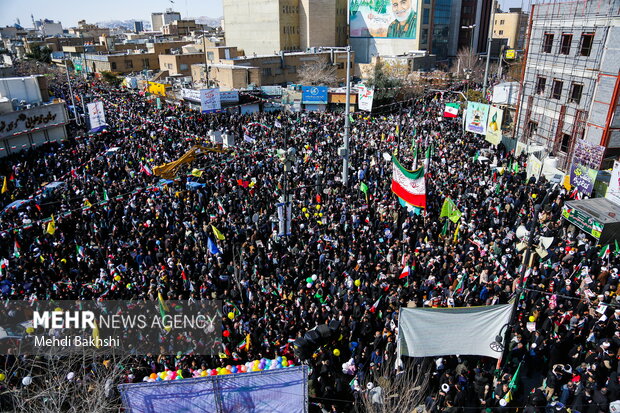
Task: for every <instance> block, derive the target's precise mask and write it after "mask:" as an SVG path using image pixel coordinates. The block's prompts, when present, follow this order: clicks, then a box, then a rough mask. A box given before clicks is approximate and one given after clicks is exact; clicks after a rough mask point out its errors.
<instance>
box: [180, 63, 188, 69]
mask: <svg viewBox="0 0 620 413" xmlns="http://www.w3.org/2000/svg"><path fill="white" fill-rule="evenodd" d="M179 69H180V70H187V69H188V67H187V63H181V64H180V65H179Z"/></svg>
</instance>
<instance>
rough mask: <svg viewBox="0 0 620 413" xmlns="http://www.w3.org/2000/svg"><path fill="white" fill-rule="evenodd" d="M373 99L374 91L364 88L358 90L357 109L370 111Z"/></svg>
mask: <svg viewBox="0 0 620 413" xmlns="http://www.w3.org/2000/svg"><path fill="white" fill-rule="evenodd" d="M374 97H375V91H374V90H373V89H367V88H366V87H365V86H362V87H360V88H359V90H358V93H357V100H358V101H359V104H358V107H359V109H360V110H365V111H367V112H370V111H372V101H373V99H374Z"/></svg>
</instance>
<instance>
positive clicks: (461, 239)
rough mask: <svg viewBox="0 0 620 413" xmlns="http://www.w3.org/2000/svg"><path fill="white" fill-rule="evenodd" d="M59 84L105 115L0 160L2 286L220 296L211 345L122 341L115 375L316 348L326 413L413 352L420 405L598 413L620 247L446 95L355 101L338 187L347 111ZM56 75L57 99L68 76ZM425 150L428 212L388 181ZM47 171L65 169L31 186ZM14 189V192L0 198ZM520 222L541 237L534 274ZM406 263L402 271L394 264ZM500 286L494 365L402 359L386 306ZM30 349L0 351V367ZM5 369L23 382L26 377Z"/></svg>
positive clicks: (608, 391) (614, 341)
mask: <svg viewBox="0 0 620 413" xmlns="http://www.w3.org/2000/svg"><path fill="white" fill-rule="evenodd" d="M73 88H74V92H75V94H76V96H77V95H82V96H84V95H87V94H89V95H92V96H93V98H94V99H97V100H101V101H103V102H104V107H105V113H106V119H107V123H108V124H109V125H110V127H109V129H108V130H107V131H104V132H101V133H96V134H88V133H86V131H85V130H81V131H80V130H78V131H76V133H75V136H71V137H70V139H69V140H67V141H64V142H62V143H60V144H49V145H45V146H44V147H41V148H37V149H33V150H29V151H25V152H21V153H19V154H14V155H11V156H9V157H7V158H3V159H2V160H1V161H0V175H2V176H7V177H9V178H10V179H9V180H8V185H9V188H8V191H6V192H5V193H3V194H2V195H0V206H2V213H1V214H0V259H2V260H3V261H2V262H3V263H4V264H3V268H2V276H1V280H0V287H1V288H0V293H1V299H2V300H3V301H5V300H32V301H34V300H51V299H54V300H59V299H64V300H77V299H80V300H91V299H106V300H112V299H135V300H143V299H147V300H157V299H158V295H159V294H161V295H162V296H163V297H165V298H166V299H178V300H201V299H220V300H222V302H223V303H224V304H223V308H222V314H223V315H224V317H223V318H222V322H223V327H222V328H223V329H224V330H226V332H227V333H228V334H227V335H226V336H225V337H223V338H222V340H223V346H222V351H221V353H222V354H221V355H219V356H214V357H198V356H193V355H191V354H188V355H182V356H179V357H174V356H159V357H158V356H157V355H148V356H142V357H135V358H134V359H133V360H132V362H131V363H128V364H127V366H126V374H125V375H124V376H123V377H121V378H119V381H120V382H141V381H142V380H143V378H144V377H148V376H150V375H151V374H152V373H158V372H160V371H163V370H164V369H173V370H177V369H181V370H194V369H198V368H201V369H207V368H214V367H218V366H220V367H222V366H226V365H230V364H243V363H245V362H247V361H250V360H255V359H261V358H271V359H273V358H275V357H278V356H286V357H288V358H289V359H290V360H294V359H295V360H296V362H299V363H302V362H303V363H306V364H308V365H309V366H310V377H309V379H310V396H311V402H312V403H313V408H317V409H322V411H351V410H353V406H354V405H357V406H359V405H360V404H362V403H363V402H362V400H366V403H371V404H373V405H377V404H378V405H381V404H383V403H385V402H386V400H385V397H386V396H387V395H388V394H389V391H390V389H389V382H390V380H392V381H393V379H394V377H398V375H399V374H402V372H403V371H405V370H408V369H414V370H415V369H417V371H418V372H419V373H420V374H423V375H424V374H428V375H429V377H430V379H429V381H428V383H427V386H428V387H427V388H425V389H424V390H425V392H426V395H428V397H427V398H422V399H421V401H420V405H423V406H424V407H425V408H426V409H427V410H428V411H431V412H439V411H446V412H457V411H459V412H465V411H475V410H478V411H483V410H485V409H486V411H509V410H512V409H514V408H525V410H527V411H543V410H544V409H545V408H547V406H552V407H553V408H554V409H555V410H557V411H562V410H563V409H564V410H566V409H572V411H578V412H584V413H585V412H587V413H598V412H608V411H609V405H610V403H611V402H613V401H615V400H618V399H620V395H619V393H618V392H619V389H620V381H619V379H618V371H619V370H618V369H619V368H620V366H619V364H618V356H619V355H620V302H619V301H618V297H619V295H618V294H619V293H620V286H619V283H618V269H619V268H620V261H619V259H618V256H617V255H616V254H615V253H614V252H613V251H612V252H611V254H608V255H603V256H600V252H601V247H602V246H600V245H597V240H596V239H594V238H592V237H590V236H587V235H586V234H584V233H582V232H580V231H579V230H576V229H575V228H574V227H572V226H570V225H569V224H568V223H567V222H566V221H565V220H563V219H562V216H561V212H562V206H563V204H564V202H565V201H566V200H568V199H569V191H568V190H567V189H566V188H564V187H563V186H561V185H557V184H553V185H552V184H550V183H549V182H547V181H546V180H545V179H544V177H541V178H539V179H536V177H534V178H532V177H530V178H529V179H528V177H527V174H526V170H525V166H526V165H525V164H526V158H525V156H524V155H520V156H515V154H514V151H507V150H506V148H505V147H503V146H502V145H501V144H500V145H499V146H498V147H494V146H492V145H491V144H489V143H488V142H486V141H485V140H484V137H481V136H479V135H474V134H471V133H464V132H463V129H462V120H461V117H460V116H459V117H458V118H454V119H452V118H445V117H443V109H444V104H445V102H447V101H454V100H456V99H457V97H458V94H455V93H449V92H446V93H437V94H433V95H430V96H424V97H421V98H418V99H415V100H412V101H410V102H409V106H408V107H407V108H406V109H407V110H406V111H404V112H400V113H396V114H390V115H385V116H371V115H368V114H364V113H357V114H354V115H353V122H352V126H351V145H350V147H351V156H350V171H349V175H350V176H349V182H348V185H347V186H344V185H343V184H342V177H341V176H342V166H341V165H342V161H341V158H340V157H339V156H338V147H339V146H341V142H342V133H343V129H344V117H343V116H342V115H341V114H334V113H327V112H303V113H294V114H290V113H279V112H276V113H254V114H244V115H240V114H233V113H218V114H200V113H198V112H196V111H192V110H190V109H189V108H187V107H184V106H182V105H181V106H176V105H170V104H164V105H163V107H162V108H161V109H158V108H157V105H156V104H155V103H154V101H153V100H152V99H149V98H148V97H145V96H142V95H140V94H137V93H134V92H131V91H127V90H124V89H116V88H111V87H109V86H108V85H106V84H104V83H100V82H98V81H93V80H90V81H84V80H79V79H74V85H73ZM51 89H52V90H51V92H52V94H53V95H54V96H56V97H60V98H66V99H67V98H68V89H67V85H66V84H65V83H62V82H56V83H54V84H52V85H51ZM210 131H222V132H224V133H226V134H231V135H233V136H234V137H235V141H236V142H235V147H234V148H232V149H231V150H230V151H228V152H225V153H207V154H203V155H201V156H199V157H197V159H196V160H195V161H194V162H193V163H192V164H191V165H186V166H185V167H184V168H183V169H181V172H180V174H179V176H178V178H177V179H174V180H172V181H166V182H163V183H162V182H161V181H160V178H159V177H157V176H155V175H153V174H152V169H153V167H155V166H157V165H161V164H164V163H167V162H171V161H173V160H175V159H178V158H179V157H180V156H181V155H182V154H183V153H185V151H187V150H188V149H189V148H190V147H191V146H192V145H195V144H206V143H207V142H208V135H209V132H210ZM291 147H292V148H295V149H296V151H295V152H294V156H295V161H294V163H293V166H292V170H291V171H289V172H286V173H285V171H284V165H283V163H282V160H281V158H280V157H279V156H278V152H277V151H278V149H284V150H286V149H288V148H291ZM415 148H418V150H417V152H418V153H419V154H420V155H419V156H416V155H414V152H416V151H415ZM426 148H429V150H428V151H426ZM424 152H428V153H429V157H430V158H429V160H428V161H427V162H426V165H425V167H426V170H425V173H426V179H427V181H426V191H427V206H426V209H424V210H418V209H414V208H406V207H403V206H401V204H400V203H399V201H398V199H397V198H396V197H395V196H394V194H392V192H391V178H392V163H391V155H392V154H393V153H396V154H397V157H398V159H399V160H400V161H401V163H402V164H403V165H405V166H406V167H408V168H410V169H413V167H414V164H416V165H418V166H422V165H423V163H424V162H423V160H424V155H423V154H424ZM483 154H484V156H482V155H483ZM192 171H193V172H194V173H191V172H192ZM187 180H191V181H192V182H196V183H198V184H199V185H194V186H191V187H188V186H187ZM52 182H61V184H59V185H57V186H55V187H54V189H43V188H45V185H48V184H49V183H52ZM362 183H363V184H364V185H365V186H366V187H367V188H368V190H367V191H361V190H360V184H362ZM202 184H204V185H202ZM285 187H286V188H287V190H288V192H289V194H291V195H292V203H293V208H292V228H291V233H292V235H290V236H279V235H278V215H277V207H276V204H277V203H278V202H279V200H280V197H281V196H282V195H283V190H284V188H285ZM447 197H449V198H451V199H452V200H453V201H454V202H455V203H456V205H457V207H458V209H459V210H460V211H461V213H462V216H461V219H460V221H459V222H458V223H457V224H454V223H452V222H447V221H446V218H443V217H442V218H440V212H441V209H442V205H443V202H444V200H445V199H446V198H447ZM16 200H25V201H27V202H24V203H23V204H21V205H19V206H17V207H12V208H8V209H5V207H6V206H7V205H9V204H10V203H12V202H15V201H16ZM535 214H536V219H534V215H535ZM52 216H53V217H54V223H55V232H54V233H53V234H50V233H49V231H47V228H48V225H49V220H50V218H51V217H52ZM212 226H214V227H215V228H217V230H218V231H219V232H221V234H222V235H223V237H222V238H224V239H218V238H217V237H216V236H214V232H213V229H212ZM520 226H523V227H525V228H526V229H527V230H529V231H534V232H535V233H536V234H537V235H539V236H544V237H548V238H549V237H550V238H552V239H553V241H552V242H551V245H549V247H548V248H546V254H547V255H546V256H545V257H544V258H541V257H540V256H539V255H535V257H534V259H533V260H532V265H531V267H529V268H528V269H527V270H526V269H524V268H522V262H523V256H524V254H525V250H523V249H521V248H518V247H517V244H518V243H519V242H520V241H521V240H520V239H519V237H518V236H517V235H516V230H517V228H518V227H520ZM209 238H210V240H209ZM212 242H216V243H217V249H218V250H219V253H213V250H212V248H211V244H212ZM405 266H409V268H410V269H411V270H410V275H409V276H408V277H405V278H400V277H399V275H400V274H401V270H402V269H403V267H405ZM511 299H514V300H517V304H516V309H517V311H516V314H515V317H514V323H513V325H512V328H511V329H510V332H509V337H508V338H509V343H508V345H507V348H506V351H505V355H504V359H503V360H502V361H503V362H502V365H501V366H498V365H497V363H496V360H494V359H486V358H481V357H465V356H463V357H459V356H446V357H442V358H439V359H437V360H435V362H434V363H432V365H431V366H429V365H428V364H425V363H424V360H418V359H404V360H403V361H404V365H397V364H395V363H396V357H395V355H396V337H397V326H398V310H399V308H400V307H406V306H416V307H423V306H424V307H447V306H456V307H459V306H479V305H494V304H504V303H508V302H509V300H511ZM231 312H232V313H233V315H234V316H233V317H227V316H226V315H227V314H229V313H231ZM333 320H338V321H339V322H340V327H339V333H338V337H335V338H334V340H333V341H331V342H329V343H328V344H327V345H325V346H322V347H321V348H317V349H314V353H313V354H312V356H311V357H310V358H309V359H308V360H298V359H296V358H295V352H294V348H293V345H292V344H291V343H292V342H293V341H294V340H295V339H297V338H298V337H302V336H303V335H304V334H305V333H306V332H307V331H308V330H310V329H312V328H314V327H316V326H317V325H321V324H329V323H330V322H331V321H333ZM247 339H249V340H248V341H249V343H247V344H248V345H246V346H245V347H243V348H238V343H240V342H242V341H243V340H247ZM26 362H27V359H26V358H24V359H20V358H19V357H18V358H14V357H10V358H7V357H5V359H4V361H3V364H4V366H5V368H7V369H8V367H7V366H8V365H9V364H10V363H26ZM422 366H425V367H424V369H423V368H422ZM498 367H499V368H498ZM425 369H428V371H423V370H425ZM517 369H519V373H518V377H517V380H516V381H517V386H516V387H515V388H513V387H511V386H510V384H511V380H512V379H513V377H514V376H515V373H516V372H517ZM76 374H78V375H80V374H86V372H85V371H83V372H81V373H80V372H78V373H76ZM34 379H35V380H45V377H39V378H37V377H35V378H34ZM2 385H3V386H4V387H5V388H11V387H15V386H17V387H18V386H20V385H22V384H21V378H20V377H7V378H6V380H5V381H4V382H3V383H2ZM509 391H511V393H512V394H511V397H510V398H509V399H508V398H507V397H506V395H507V393H508V392H509Z"/></svg>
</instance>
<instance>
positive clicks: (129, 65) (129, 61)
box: [125, 60, 133, 69]
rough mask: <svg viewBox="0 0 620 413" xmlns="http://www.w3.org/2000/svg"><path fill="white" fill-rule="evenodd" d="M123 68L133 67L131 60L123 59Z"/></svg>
mask: <svg viewBox="0 0 620 413" xmlns="http://www.w3.org/2000/svg"><path fill="white" fill-rule="evenodd" d="M125 69H133V62H132V61H131V60H125Z"/></svg>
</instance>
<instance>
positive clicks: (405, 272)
mask: <svg viewBox="0 0 620 413" xmlns="http://www.w3.org/2000/svg"><path fill="white" fill-rule="evenodd" d="M405 277H409V266H408V265H407V266H405V268H403V270H402V271H401V272H400V276H399V277H398V279H399V280H400V279H402V278H405Z"/></svg>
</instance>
